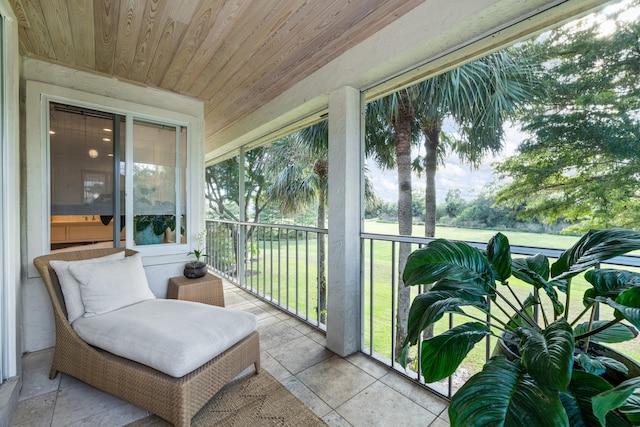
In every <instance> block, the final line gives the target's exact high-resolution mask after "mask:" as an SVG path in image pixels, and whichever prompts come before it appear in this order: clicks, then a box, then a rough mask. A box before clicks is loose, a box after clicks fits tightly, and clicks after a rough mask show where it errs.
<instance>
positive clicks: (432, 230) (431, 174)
mask: <svg viewBox="0 0 640 427" xmlns="http://www.w3.org/2000/svg"><path fill="white" fill-rule="evenodd" d="M422 132H423V133H424V137H425V142H424V146H425V148H426V150H427V154H426V157H425V162H424V168H425V175H426V176H427V189H426V192H425V195H424V200H425V217H424V236H425V237H435V235H436V170H437V168H438V146H439V145H440V127H439V126H434V128H431V129H422Z"/></svg>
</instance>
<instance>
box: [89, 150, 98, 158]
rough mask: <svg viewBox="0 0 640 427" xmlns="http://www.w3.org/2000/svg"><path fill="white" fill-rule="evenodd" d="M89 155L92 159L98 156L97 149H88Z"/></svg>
mask: <svg viewBox="0 0 640 427" xmlns="http://www.w3.org/2000/svg"><path fill="white" fill-rule="evenodd" d="M89 157H91V158H92V159H95V158H96V157H98V150H96V149H93V148H92V149H91V150H89Z"/></svg>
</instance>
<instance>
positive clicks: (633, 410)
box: [618, 387, 640, 426]
mask: <svg viewBox="0 0 640 427" xmlns="http://www.w3.org/2000/svg"><path fill="white" fill-rule="evenodd" d="M618 409H619V410H620V412H622V413H623V414H624V415H625V416H626V417H627V419H628V420H629V422H631V425H634V426H640V387H636V389H635V390H634V391H633V393H632V394H631V396H629V398H628V399H627V400H626V402H624V404H623V405H622V406H620V407H619V408H618Z"/></svg>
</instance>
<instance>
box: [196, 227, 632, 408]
mask: <svg viewBox="0 0 640 427" xmlns="http://www.w3.org/2000/svg"><path fill="white" fill-rule="evenodd" d="M326 234H327V230H322V229H317V228H310V227H299V226H291V225H272V224H257V223H240V222H231V221H222V220H208V221H207V246H206V247H207V254H208V255H209V263H210V265H211V267H212V268H213V269H215V270H216V271H217V272H218V273H219V274H221V275H223V276H225V277H226V278H227V279H228V280H230V281H232V282H234V283H236V284H237V285H238V286H240V287H243V288H245V289H246V290H248V291H250V292H252V293H254V294H255V295H257V296H259V297H260V298H262V299H264V300H265V301H267V302H269V303H271V304H273V305H275V306H277V307H278V308H280V309H282V310H284V311H286V312H288V313H289V314H291V315H294V316H296V317H298V318H300V319H302V320H304V321H306V322H308V323H309V324H310V325H312V326H315V327H317V328H319V329H322V330H325V329H326V327H325V325H324V323H323V322H321V320H320V315H319V313H318V301H319V300H320V277H319V275H318V271H319V269H318V266H319V265H320V262H321V261H320V259H321V254H320V252H321V251H320V250H319V249H318V248H319V244H320V243H321V239H325V238H326ZM431 240H433V239H429V238H416V237H407V236H392V235H382V234H370V233H362V234H361V253H362V257H361V259H362V265H361V286H362V298H363V301H362V325H363V326H362V337H363V339H362V343H361V350H362V351H363V352H364V353H365V354H368V355H369V356H370V357H372V358H374V359H375V360H377V361H379V362H381V363H383V364H385V365H387V366H389V367H391V368H393V369H395V370H397V371H398V372H399V373H402V374H404V375H406V376H407V377H409V378H411V379H412V380H414V381H415V382H417V383H419V384H421V385H423V386H426V387H429V388H431V389H432V390H434V391H436V392H437V393H439V394H441V395H442V396H445V397H451V396H452V395H453V393H454V392H455V391H456V390H457V389H458V388H459V387H460V386H461V385H462V384H463V383H464V382H465V381H466V379H467V378H468V377H470V376H471V375H473V374H474V373H476V372H478V371H479V370H480V369H481V368H482V365H483V364H484V362H485V361H486V360H487V359H488V358H489V357H490V356H491V353H492V351H493V347H494V345H495V341H496V340H495V339H492V337H491V336H488V337H487V338H486V339H485V342H484V345H482V344H478V345H476V347H475V348H474V350H472V352H471V353H470V354H469V357H467V359H466V360H465V362H464V363H463V364H462V365H461V367H460V368H459V369H458V371H456V373H455V374H454V375H452V376H451V377H449V378H448V379H447V380H443V381H442V382H440V383H436V384H425V382H424V379H423V378H422V376H421V375H419V374H418V372H420V365H419V362H420V354H419V353H417V354H415V355H414V360H416V362H415V363H414V364H412V365H411V366H409V367H408V368H407V369H406V370H405V369H404V368H402V367H401V366H400V365H399V364H398V362H396V361H395V357H393V355H394V354H395V352H396V343H395V338H396V337H395V334H396V321H397V320H396V313H397V299H398V298H397V287H398V280H399V276H400V274H399V272H398V257H399V248H400V245H409V246H410V250H411V251H413V250H415V249H418V248H420V247H421V246H423V245H426V244H427V243H428V242H429V241H431ZM467 243H469V244H470V245H472V246H475V247H477V248H479V249H485V247H486V243H480V242H467ZM561 252H562V251H561V250H559V249H548V248H539V247H526V246H511V253H512V255H514V256H530V255H535V254H538V253H541V254H543V255H546V256H547V257H548V258H550V259H555V258H557V257H558V256H559V255H560V254H561ZM237 260H241V262H237ZM608 263H609V264H613V265H619V266H626V267H631V268H639V267H640V257H637V256H621V257H617V258H615V259H613V260H610V261H608ZM325 271H326V269H325ZM529 290H530V288H525V287H523V292H525V291H526V292H529ZM423 291H424V289H422V287H412V288H411V296H410V301H413V299H414V298H415V297H416V296H417V295H418V293H419V292H423ZM524 297H526V295H524ZM320 314H322V313H320ZM487 320H488V318H487ZM454 322H455V319H454V316H453V315H449V316H445V318H443V319H442V320H441V321H439V322H437V324H436V325H435V332H436V333H441V332H444V331H445V330H447V329H450V328H452V327H453V326H454ZM417 347H418V351H419V347H420V346H417Z"/></svg>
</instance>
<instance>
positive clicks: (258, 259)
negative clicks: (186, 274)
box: [206, 220, 327, 330]
mask: <svg viewBox="0 0 640 427" xmlns="http://www.w3.org/2000/svg"><path fill="white" fill-rule="evenodd" d="M326 234H327V230H323V229H318V228H311V227H300V226H293V225H273V224H258V223H253V222H233V221H224V220H207V238H206V247H207V254H208V255H209V258H208V260H209V265H210V266H211V267H212V268H213V269H214V270H216V271H217V272H218V273H219V274H221V275H223V276H224V277H225V278H227V279H228V280H229V281H231V282H233V283H235V284H237V285H238V286H240V287H242V288H244V289H246V290H248V291H250V292H252V293H254V294H255V295H256V296H258V297H260V298H262V299H264V300H265V301H267V302H269V303H271V304H273V305H275V306H276V307H278V308H280V309H282V310H284V311H286V312H288V313H289V314H291V315H294V316H296V317H298V318H299V319H301V320H304V321H306V322H307V323H309V324H310V325H312V326H315V327H317V328H319V329H322V330H324V329H325V325H324V323H323V322H322V319H323V315H324V313H323V312H320V313H319V311H320V307H319V304H318V301H320V300H321V296H320V291H321V277H320V275H319V274H318V271H319V270H320V269H319V267H318V266H319V265H320V264H321V261H320V259H321V251H320V250H318V247H319V245H320V244H321V243H322V240H324V239H326ZM238 260H241V261H240V262H238ZM324 264H325V266H326V262H325V263H324ZM324 270H325V271H326V267H325V269H324ZM322 311H323V310H322Z"/></svg>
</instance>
